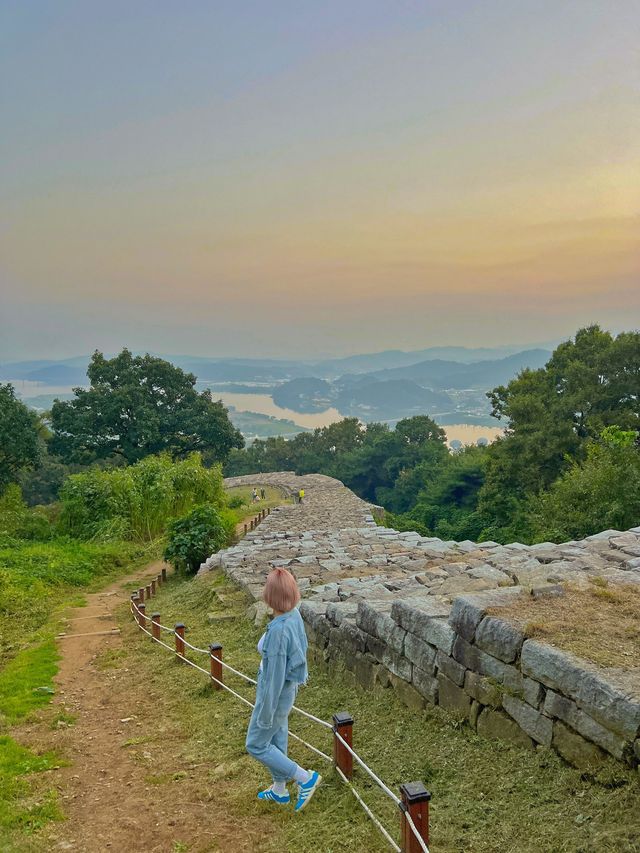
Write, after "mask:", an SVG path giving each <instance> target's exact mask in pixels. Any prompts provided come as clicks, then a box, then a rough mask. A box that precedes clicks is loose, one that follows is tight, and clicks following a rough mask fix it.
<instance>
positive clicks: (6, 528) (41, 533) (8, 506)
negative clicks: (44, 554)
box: [0, 484, 52, 541]
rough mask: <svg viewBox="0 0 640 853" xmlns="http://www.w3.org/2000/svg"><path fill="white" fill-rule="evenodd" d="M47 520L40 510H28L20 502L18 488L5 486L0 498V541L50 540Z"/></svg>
mask: <svg viewBox="0 0 640 853" xmlns="http://www.w3.org/2000/svg"><path fill="white" fill-rule="evenodd" d="M51 534H52V528H51V523H50V521H49V518H48V516H47V514H46V513H45V512H43V511H42V510H40V509H30V508H29V507H28V506H27V505H26V504H25V502H24V501H23V500H22V491H21V490H20V487H19V486H17V485H15V484H11V485H10V486H7V488H6V490H5V492H4V494H3V495H2V497H0V539H4V537H7V536H9V537H14V538H16V539H34V540H38V541H44V540H47V539H50V538H51Z"/></svg>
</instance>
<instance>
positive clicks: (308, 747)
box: [289, 731, 333, 763]
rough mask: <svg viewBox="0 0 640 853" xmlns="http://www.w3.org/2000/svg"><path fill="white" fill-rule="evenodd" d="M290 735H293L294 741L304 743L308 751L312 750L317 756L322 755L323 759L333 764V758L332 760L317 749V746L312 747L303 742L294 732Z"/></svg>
mask: <svg viewBox="0 0 640 853" xmlns="http://www.w3.org/2000/svg"><path fill="white" fill-rule="evenodd" d="M289 734H290V735H291V737H292V738H293V739H294V740H297V741H299V742H300V743H303V744H304V745H305V746H306V747H307V749H310V750H311V751H312V752H315V753H316V755H320V756H322V758H325V759H326V760H327V761H328V762H330V763H333V758H331V756H330V755H327V753H326V752H323V751H322V750H321V749H316V747H315V746H312V745H311V744H310V743H307V741H306V740H302V738H301V737H298V735H296V734H294V733H293V732H292V731H289Z"/></svg>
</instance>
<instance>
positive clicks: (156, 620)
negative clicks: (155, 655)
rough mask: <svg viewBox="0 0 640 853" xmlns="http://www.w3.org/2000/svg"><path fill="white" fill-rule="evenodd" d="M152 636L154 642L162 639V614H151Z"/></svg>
mask: <svg viewBox="0 0 640 853" xmlns="http://www.w3.org/2000/svg"><path fill="white" fill-rule="evenodd" d="M151 636H152V637H153V639H154V640H159V639H160V614H159V613H152V614H151Z"/></svg>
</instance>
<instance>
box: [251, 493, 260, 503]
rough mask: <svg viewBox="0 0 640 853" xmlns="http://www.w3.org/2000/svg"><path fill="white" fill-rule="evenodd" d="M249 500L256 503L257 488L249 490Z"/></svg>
mask: <svg viewBox="0 0 640 853" xmlns="http://www.w3.org/2000/svg"><path fill="white" fill-rule="evenodd" d="M251 501H252V503H254V504H255V503H258V490H257V489H254V490H253V491H252V492H251Z"/></svg>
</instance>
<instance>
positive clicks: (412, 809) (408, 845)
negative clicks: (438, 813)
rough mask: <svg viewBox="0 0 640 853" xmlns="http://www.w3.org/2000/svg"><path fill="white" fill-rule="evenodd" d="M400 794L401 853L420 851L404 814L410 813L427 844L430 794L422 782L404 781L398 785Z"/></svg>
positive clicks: (416, 852)
mask: <svg viewBox="0 0 640 853" xmlns="http://www.w3.org/2000/svg"><path fill="white" fill-rule="evenodd" d="M400 796H401V798H402V805H401V809H402V817H401V827H400V832H401V836H402V838H401V840H402V853H421V851H422V848H421V847H420V843H419V842H418V839H417V838H416V837H415V835H414V834H413V832H412V830H411V827H410V826H409V821H408V820H407V818H406V815H407V814H410V815H411V820H412V821H413V823H414V825H415V827H416V830H417V831H418V834H419V836H420V838H422V840H423V841H424V843H425V844H426V845H427V846H429V801H430V800H431V794H430V793H429V791H427V789H426V788H425V786H424V785H423V784H422V782H405V784H404V785H400Z"/></svg>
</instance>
